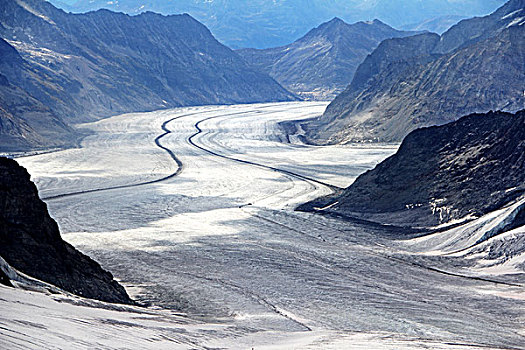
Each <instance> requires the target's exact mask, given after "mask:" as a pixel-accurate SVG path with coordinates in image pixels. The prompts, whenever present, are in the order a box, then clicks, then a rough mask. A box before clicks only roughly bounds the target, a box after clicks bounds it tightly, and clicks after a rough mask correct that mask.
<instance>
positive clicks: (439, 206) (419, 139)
mask: <svg viewBox="0 0 525 350" xmlns="http://www.w3.org/2000/svg"><path fill="white" fill-rule="evenodd" d="M524 169H525V110H522V111H520V112H518V113H516V114H511V113H504V112H489V113H486V114H473V115H469V116H466V117H463V118H461V119H459V120H457V121H455V122H452V123H449V124H446V125H443V126H434V127H429V128H422V129H418V130H415V131H413V132H411V133H410V134H409V135H408V136H407V137H406V138H405V139H404V140H403V143H402V144H401V146H400V148H399V150H398V151H397V153H396V154H395V155H393V156H392V157H390V158H388V159H386V160H385V161H383V162H382V163H380V164H379V165H377V166H376V167H375V168H374V169H373V170H370V171H367V172H366V173H364V174H362V175H361V176H359V177H358V178H357V180H356V181H355V182H354V183H353V184H352V185H351V186H350V187H348V188H347V189H346V190H344V192H343V193H342V194H340V195H337V196H332V198H324V199H320V200H318V201H317V202H316V203H310V204H309V205H306V206H303V208H308V207H310V208H312V207H313V206H315V207H318V208H319V207H326V206H328V205H332V206H331V207H330V208H329V209H328V210H329V211H332V212H335V213H340V214H344V215H350V216H354V217H359V218H364V219H368V220H372V221H376V222H380V223H384V224H397V225H402V226H434V225H438V224H443V223H448V222H450V221H452V220H459V219H464V218H469V217H477V216H480V215H483V214H485V213H487V212H490V211H492V210H495V209H498V208H500V207H502V206H503V205H505V204H507V203H509V202H511V201H512V200H514V199H516V198H517V197H519V196H521V195H523V194H524V193H525V171H524ZM520 220H522V219H520Z"/></svg>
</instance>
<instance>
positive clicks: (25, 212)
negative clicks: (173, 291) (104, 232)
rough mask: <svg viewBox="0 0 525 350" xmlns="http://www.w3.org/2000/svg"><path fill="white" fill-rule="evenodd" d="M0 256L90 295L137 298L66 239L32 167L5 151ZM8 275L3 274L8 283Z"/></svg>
mask: <svg viewBox="0 0 525 350" xmlns="http://www.w3.org/2000/svg"><path fill="white" fill-rule="evenodd" d="M0 256H1V257H2V258H3V259H4V260H5V261H6V262H7V263H8V264H9V265H10V266H12V267H14V268H16V269H17V270H19V271H21V272H23V273H25V274H27V275H29V276H31V277H34V278H36V279H39V280H41V281H44V282H48V283H51V284H53V285H55V286H57V287H59V288H61V289H63V290H66V291H68V292H71V293H73V294H77V295H80V296H83V297H86V298H92V299H97V300H101V301H107V302H112V303H124V304H133V301H132V300H131V299H130V298H129V296H128V295H127V293H126V291H125V290H124V288H123V287H122V286H121V285H120V284H119V283H118V282H116V281H115V280H114V279H113V276H112V275H111V273H109V272H107V271H105V270H103V269H102V268H101V267H100V265H99V264H98V263H97V262H95V261H93V260H92V259H91V258H89V257H88V256H86V255H84V254H82V253H81V252H79V251H78V250H76V249H75V248H74V247H73V246H72V245H70V244H68V243H66V242H64V241H63V240H62V238H61V237H60V232H59V230H58V225H57V223H56V222H55V221H54V220H53V219H52V218H51V217H50V216H49V213H48V211H47V206H46V204H45V203H44V202H43V201H42V200H40V198H39V197H38V192H37V189H36V186H35V185H34V183H32V182H31V181H30V176H29V174H28V173H27V171H26V169H24V168H23V167H21V166H19V165H18V164H17V163H16V161H14V160H12V159H8V158H4V157H0ZM6 278H7V277H6V276H1V275H0V279H2V283H4V284H7V282H5V281H4V279H6Z"/></svg>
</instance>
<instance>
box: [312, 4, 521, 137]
mask: <svg viewBox="0 0 525 350" xmlns="http://www.w3.org/2000/svg"><path fill="white" fill-rule="evenodd" d="M524 81H525V0H511V1H509V2H508V3H507V4H505V5H504V6H503V7H502V8H500V9H499V10H498V11H496V12H495V13H493V14H491V15H489V16H486V17H482V18H473V19H469V20H464V21H461V22H460V23H458V24H457V25H455V26H453V27H452V28H451V29H449V30H448V31H447V32H446V33H444V34H443V35H442V36H438V35H435V34H422V35H418V36H415V37H409V38H400V39H390V40H386V41H384V42H382V43H381V44H380V45H379V47H378V48H377V49H376V50H375V51H374V52H373V53H372V54H370V55H369V56H368V57H367V58H366V59H365V60H364V62H363V63H362V64H361V65H360V66H359V68H358V69H357V71H356V74H355V76H354V79H353V81H352V83H351V84H350V85H349V86H348V88H347V89H346V90H345V91H344V92H343V93H341V94H340V95H339V96H338V97H337V98H336V99H335V100H334V101H333V102H332V103H331V104H330V105H329V106H328V108H327V109H326V112H325V113H324V115H323V116H322V117H321V118H318V119H316V120H314V121H311V122H310V123H307V124H306V125H305V127H304V129H306V130H307V136H308V137H309V140H310V141H311V142H313V143H338V142H353V141H358V142H363V141H364V142H373V141H380V142H399V141H401V140H402V139H403V137H405V136H406V135H407V134H408V133H409V132H410V131H412V130H414V129H416V128H418V127H423V126H430V125H440V124H444V123H447V122H450V121H453V120H456V119H457V118H459V117H460V116H461V115H466V114H469V113H477V112H486V111H488V110H506V111H511V112H515V111H517V110H520V109H523V108H525V95H524V93H523V91H524V85H523V82H524Z"/></svg>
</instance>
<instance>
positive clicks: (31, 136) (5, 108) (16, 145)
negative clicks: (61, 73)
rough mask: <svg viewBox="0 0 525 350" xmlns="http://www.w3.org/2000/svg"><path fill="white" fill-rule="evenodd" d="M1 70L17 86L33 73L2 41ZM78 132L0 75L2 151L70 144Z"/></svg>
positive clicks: (0, 136) (13, 50)
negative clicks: (23, 77)
mask: <svg viewBox="0 0 525 350" xmlns="http://www.w3.org/2000/svg"><path fill="white" fill-rule="evenodd" d="M0 57H2V61H0V71H1V72H5V73H6V74H8V75H9V76H10V77H11V79H12V81H13V82H15V83H18V82H20V79H22V78H21V77H22V76H30V75H31V74H32V73H34V72H32V71H31V70H30V69H28V66H29V65H28V64H27V62H25V61H24V60H23V59H22V57H20V55H19V54H18V52H17V51H16V50H15V48H13V47H12V46H11V45H9V44H8V43H7V42H6V41H5V40H3V39H1V38H0ZM78 136H79V135H78V133H77V132H75V131H74V130H73V129H71V128H70V127H69V126H67V125H66V124H65V123H64V122H63V121H62V119H61V118H60V117H58V116H57V115H56V114H55V113H53V111H52V110H51V109H50V108H49V107H46V106H45V105H44V104H43V103H41V102H40V101H38V100H37V99H35V98H34V97H32V96H31V95H30V94H29V93H28V92H27V91H25V90H24V89H21V88H19V87H17V86H16V85H13V84H11V83H10V81H9V80H8V79H7V77H6V76H5V75H3V74H1V73H0V149H2V150H3V151H15V150H20V149H33V148H38V147H39V146H43V145H44V144H45V145H46V146H47V147H57V146H62V145H65V144H70V143H72V142H73V140H74V139H75V138H76V137H78Z"/></svg>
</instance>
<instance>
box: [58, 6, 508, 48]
mask: <svg viewBox="0 0 525 350" xmlns="http://www.w3.org/2000/svg"><path fill="white" fill-rule="evenodd" d="M51 2H52V3H54V4H56V5H57V6H59V7H62V8H64V9H66V10H67V11H73V12H86V11H92V10H97V9H100V8H107V9H110V10H113V11H122V12H125V13H128V14H137V13H141V12H146V11H154V12H159V13H163V14H174V13H189V14H190V15H192V16H194V17H195V18H197V19H198V20H199V21H201V22H202V23H204V24H205V25H206V26H207V27H208V28H210V29H211V31H212V33H213V34H214V35H215V36H216V37H217V38H218V39H219V40H220V41H221V42H223V43H225V44H226V45H228V46H229V47H232V48H235V49H238V48H259V49H262V48H271V47H278V46H283V45H287V44H289V43H291V42H293V41H295V40H297V39H299V38H300V37H302V36H304V35H305V34H306V33H307V32H308V31H309V30H310V29H312V28H313V27H316V26H318V25H319V24H320V23H323V22H326V21H329V20H330V19H331V18H333V17H335V16H338V17H340V18H341V19H343V20H344V21H346V22H348V23H353V22H357V21H370V20H373V19H374V18H378V19H380V20H381V21H383V22H385V23H388V24H390V25H392V26H394V27H396V28H398V27H400V26H402V25H406V24H410V23H416V22H417V23H419V22H421V21H425V20H428V19H432V18H436V17H440V16H450V15H452V16H454V15H455V16H458V15H460V16H463V17H472V16H481V15H485V14H487V13H490V12H492V11H494V9H496V8H497V7H498V6H500V5H501V4H503V2H504V0H462V1H450V0H425V1H421V0H404V1H403V2H399V1H391V0H374V1H362V0H331V1H326V0H284V1H283V0H278V1H275V0H252V1H241V0H213V1H210V0H177V1H171V0H156V1H144V0H126V1H107V0H90V1H84V0H77V1H75V0H65V1H64V0H51ZM429 29H430V28H427V27H422V28H420V30H429Z"/></svg>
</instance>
